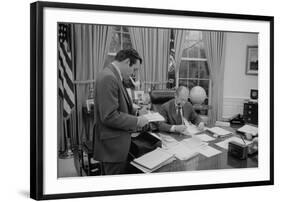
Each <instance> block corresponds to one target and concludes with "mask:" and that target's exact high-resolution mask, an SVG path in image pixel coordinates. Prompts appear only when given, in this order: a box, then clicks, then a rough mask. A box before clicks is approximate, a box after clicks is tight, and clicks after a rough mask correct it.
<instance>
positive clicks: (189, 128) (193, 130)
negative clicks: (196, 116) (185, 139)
mask: <svg viewBox="0 0 281 202" xmlns="http://www.w3.org/2000/svg"><path fill="white" fill-rule="evenodd" d="M183 121H184V125H185V126H186V130H185V131H184V132H183V134H184V135H195V134H197V133H200V132H202V131H200V130H199V129H198V127H197V126H196V125H194V124H192V123H190V122H188V121H187V120H186V119H185V118H184V119H183Z"/></svg>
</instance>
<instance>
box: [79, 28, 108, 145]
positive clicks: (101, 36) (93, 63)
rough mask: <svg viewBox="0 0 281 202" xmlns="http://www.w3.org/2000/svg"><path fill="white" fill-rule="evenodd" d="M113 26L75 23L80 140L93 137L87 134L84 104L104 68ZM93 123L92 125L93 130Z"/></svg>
mask: <svg viewBox="0 0 281 202" xmlns="http://www.w3.org/2000/svg"><path fill="white" fill-rule="evenodd" d="M112 30H113V28H112V27H111V26H104V25H86V24H75V25H74V41H75V53H74V55H75V67H76V78H75V80H76V81H77V82H76V97H77V103H76V104H77V114H78V121H77V124H78V126H77V127H78V134H79V139H80V140H79V141H80V142H81V141H85V139H88V138H90V139H91V138H92V137H86V136H85V127H84V126H83V117H82V106H83V105H85V101H86V100H87V99H88V96H89V85H90V84H91V85H93V82H92V83H91V82H84V83H83V81H87V80H90V81H93V80H94V79H95V77H96V75H97V73H98V72H99V71H100V70H101V69H102V68H103V66H104V62H105V59H106V57H107V54H108V52H109V46H110V42H111V38H112ZM92 127H93V124H91V125H90V131H92ZM90 134H91V133H90Z"/></svg>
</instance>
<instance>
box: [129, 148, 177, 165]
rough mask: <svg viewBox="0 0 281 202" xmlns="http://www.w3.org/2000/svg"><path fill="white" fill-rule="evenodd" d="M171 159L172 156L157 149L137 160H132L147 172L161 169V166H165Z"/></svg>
mask: <svg viewBox="0 0 281 202" xmlns="http://www.w3.org/2000/svg"><path fill="white" fill-rule="evenodd" d="M173 157H174V155H173V154H171V153H169V152H167V151H165V150H164V149H162V148H159V147H157V149H155V150H153V151H151V152H148V153H146V154H144V155H143V156H141V157H139V158H136V159H134V160H133V162H134V163H137V164H139V165H141V166H143V167H145V168H147V169H149V170H153V169H156V168H159V167H161V166H162V165H163V164H165V162H167V161H169V160H170V159H172V158H173Z"/></svg>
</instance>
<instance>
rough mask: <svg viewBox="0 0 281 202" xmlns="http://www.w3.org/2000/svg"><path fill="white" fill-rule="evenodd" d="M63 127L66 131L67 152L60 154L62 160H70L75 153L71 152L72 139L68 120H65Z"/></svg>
mask: <svg viewBox="0 0 281 202" xmlns="http://www.w3.org/2000/svg"><path fill="white" fill-rule="evenodd" d="M63 125H64V131H65V133H64V134H65V139H66V148H65V151H64V152H63V153H62V154H60V158H61V159H69V158H72V157H73V152H72V150H71V143H70V137H69V135H67V134H69V130H68V127H67V126H68V125H67V119H64V120H63Z"/></svg>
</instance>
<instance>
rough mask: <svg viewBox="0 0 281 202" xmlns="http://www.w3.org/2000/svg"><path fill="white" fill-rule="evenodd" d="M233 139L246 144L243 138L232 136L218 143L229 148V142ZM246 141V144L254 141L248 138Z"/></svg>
mask: <svg viewBox="0 0 281 202" xmlns="http://www.w3.org/2000/svg"><path fill="white" fill-rule="evenodd" d="M231 141H234V142H238V143H240V144H244V142H243V140H242V139H241V138H240V137H230V138H228V139H226V140H224V141H222V142H218V143H216V145H217V146H219V147H222V148H224V149H227V150H228V143H229V142H231ZM244 141H245V143H246V145H249V144H251V143H252V142H250V141H248V140H244Z"/></svg>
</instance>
